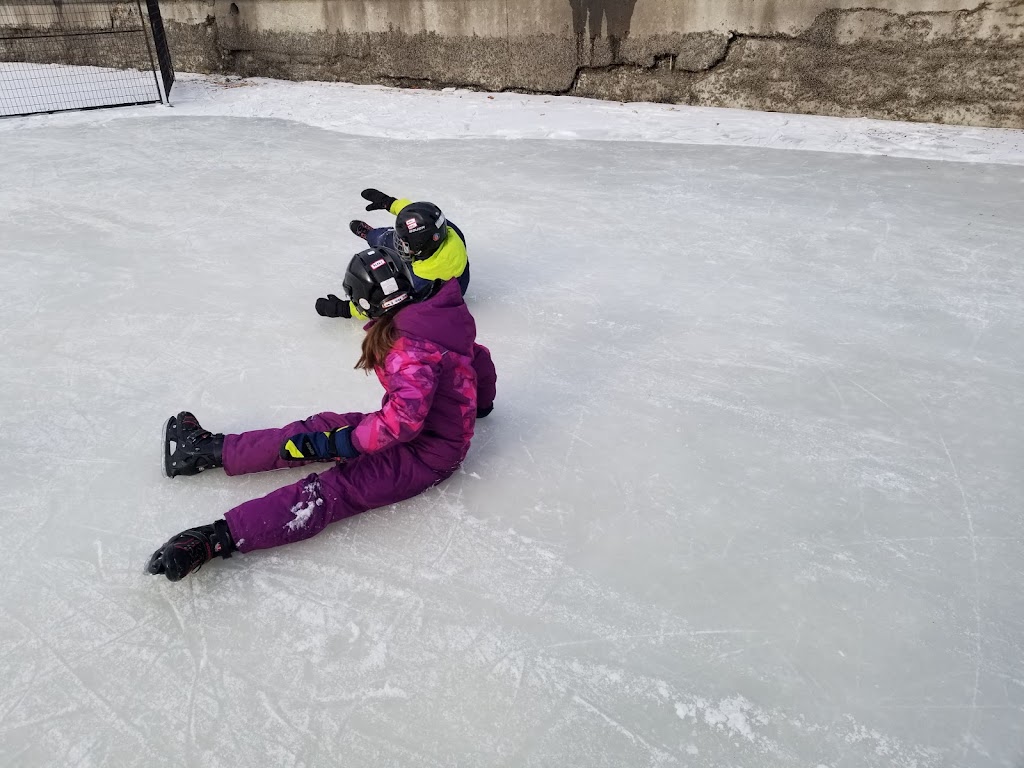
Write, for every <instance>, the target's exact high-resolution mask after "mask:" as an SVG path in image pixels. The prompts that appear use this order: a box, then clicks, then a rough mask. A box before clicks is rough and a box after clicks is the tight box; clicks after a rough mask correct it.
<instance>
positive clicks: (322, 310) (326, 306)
mask: <svg viewBox="0 0 1024 768" xmlns="http://www.w3.org/2000/svg"><path fill="white" fill-rule="evenodd" d="M316 313H317V314H318V315H320V316H321V317H352V308H351V307H350V306H349V304H348V299H339V298H338V297H337V296H335V295H334V294H333V293H328V294H327V298H326V299H324V298H319V299H317V300H316Z"/></svg>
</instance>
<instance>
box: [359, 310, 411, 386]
mask: <svg viewBox="0 0 1024 768" xmlns="http://www.w3.org/2000/svg"><path fill="white" fill-rule="evenodd" d="M399 309H401V307H400V306H399V307H396V308H395V309H393V310H392V311H390V312H387V313H385V314H383V315H381V316H380V317H379V318H377V321H376V322H375V323H374V324H373V325H371V326H370V330H368V331H367V332H366V338H364V339H363V354H362V355H360V356H359V362H357V363H356V365H355V368H356V370H357V371H358V370H360V369H361V370H364V371H366V372H367V373H369V372H370V371H372V370H373V369H374V368H376V367H377V366H378V365H384V358H386V357H387V356H388V352H390V351H391V347H393V346H394V344H395V339H396V338H398V331H397V330H396V329H395V315H397V314H398V310H399Z"/></svg>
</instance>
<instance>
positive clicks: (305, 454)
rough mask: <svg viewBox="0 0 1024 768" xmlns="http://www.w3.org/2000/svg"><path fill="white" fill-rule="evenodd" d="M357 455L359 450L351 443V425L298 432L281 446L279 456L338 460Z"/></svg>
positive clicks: (307, 459)
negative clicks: (325, 429)
mask: <svg viewBox="0 0 1024 768" xmlns="http://www.w3.org/2000/svg"><path fill="white" fill-rule="evenodd" d="M358 455H359V451H357V450H356V447H355V446H354V445H352V427H340V428H338V429H332V430H331V431H330V432H300V433H299V434H297V435H292V436H291V437H289V438H288V439H287V440H285V443H284V445H282V446H281V458H282V459H287V460H289V461H339V460H341V459H354V458H355V457H356V456H358Z"/></svg>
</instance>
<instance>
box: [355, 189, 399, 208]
mask: <svg viewBox="0 0 1024 768" xmlns="http://www.w3.org/2000/svg"><path fill="white" fill-rule="evenodd" d="M362 195H363V198H364V199H365V200H369V201H370V204H369V205H368V206H366V210H368V211H390V210H391V206H392V205H394V204H395V200H397V199H398V198H395V197H389V196H388V195H385V194H384V193H383V192H381V191H380V190H379V189H364V190H363V192H362Z"/></svg>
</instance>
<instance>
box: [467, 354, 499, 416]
mask: <svg viewBox="0 0 1024 768" xmlns="http://www.w3.org/2000/svg"><path fill="white" fill-rule="evenodd" d="M473 368H474V370H476V407H477V408H482V409H487V408H490V407H491V406H493V405H494V397H495V394H496V392H495V385H496V383H497V380H498V374H497V373H496V372H495V370H494V363H493V362H491V351H490V350H489V349H487V347H485V346H484V345H483V344H474V345H473Z"/></svg>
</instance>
